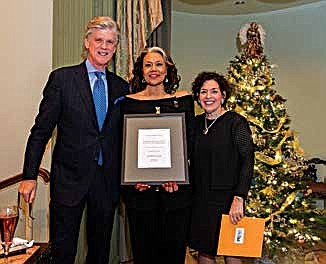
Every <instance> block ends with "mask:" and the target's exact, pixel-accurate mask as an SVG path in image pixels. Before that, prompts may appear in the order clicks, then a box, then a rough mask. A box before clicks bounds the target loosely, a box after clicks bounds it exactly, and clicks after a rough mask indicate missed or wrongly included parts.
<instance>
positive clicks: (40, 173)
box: [0, 168, 50, 190]
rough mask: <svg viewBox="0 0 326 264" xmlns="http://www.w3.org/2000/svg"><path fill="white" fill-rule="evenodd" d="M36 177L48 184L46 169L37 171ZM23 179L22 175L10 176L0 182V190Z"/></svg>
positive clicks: (48, 175) (48, 174)
mask: <svg viewBox="0 0 326 264" xmlns="http://www.w3.org/2000/svg"><path fill="white" fill-rule="evenodd" d="M38 177H41V178H42V179H43V181H44V182H45V183H48V182H50V172H49V171H48V170H47V169H44V168H40V169H39V171H38ZM22 179H23V173H20V174H17V175H15V176H12V177H10V178H8V179H5V180H3V181H1V182H0V190H2V189H4V188H6V187H8V186H11V185H13V184H16V183H18V182H20V181H21V180H22Z"/></svg>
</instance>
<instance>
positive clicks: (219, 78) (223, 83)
mask: <svg viewBox="0 0 326 264" xmlns="http://www.w3.org/2000/svg"><path fill="white" fill-rule="evenodd" d="M209 80H214V81H216V82H217V83H218V85H219V86H220V90H221V93H223V94H225V98H224V102H223V104H222V107H224V106H225V105H226V103H227V101H228V99H229V97H230V95H231V92H232V89H231V87H230V85H229V83H228V81H227V80H226V79H225V77H224V76H223V75H221V74H218V73H216V72H201V73H199V74H198V75H197V77H196V78H195V80H194V81H193V82H192V88H191V89H192V94H193V95H194V100H195V101H197V103H198V104H199V105H200V103H199V92H200V89H201V87H202V86H203V84H204V82H206V81H209Z"/></svg>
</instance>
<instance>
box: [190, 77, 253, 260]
mask: <svg viewBox="0 0 326 264" xmlns="http://www.w3.org/2000/svg"><path fill="white" fill-rule="evenodd" d="M192 91H193V95H194V99H195V100H196V101H197V102H198V103H199V104H200V106H201V107H202V108H203V109H204V111H205V113H203V114H201V115H199V116H196V118H195V122H194V128H195V135H194V143H193V144H194V145H193V148H194V151H193V155H192V159H191V172H192V176H193V188H194V205H193V210H192V216H191V229H190V247H191V248H193V249H195V250H198V252H199V264H204V263H205V264H213V263H215V260H214V258H215V256H216V252H217V244H218V236H219V229H220V221H221V215H222V214H229V215H230V221H231V222H232V223H234V224H236V223H237V222H238V221H239V220H241V219H242V218H243V217H244V199H245V198H246V196H247V193H248V190H249V187H250V181H251V177H252V174H253V166H254V148H253V142H252V138H251V131H250V128H249V125H248V123H247V121H246V119H245V118H244V117H242V116H241V115H239V114H237V113H235V112H232V111H227V110H226V109H225V105H226V102H227V100H228V98H229V96H230V93H231V88H230V86H229V85H228V83H227V81H226V79H225V78H224V77H223V76H222V75H219V74H217V73H215V72H202V73H200V74H199V75H198V76H197V77H196V79H195V80H194V82H193V83H192ZM225 262H226V263H227V264H230V263H232V264H233V263H241V260H240V259H239V258H235V257H225Z"/></svg>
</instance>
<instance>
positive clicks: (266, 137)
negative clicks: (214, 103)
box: [227, 22, 320, 257]
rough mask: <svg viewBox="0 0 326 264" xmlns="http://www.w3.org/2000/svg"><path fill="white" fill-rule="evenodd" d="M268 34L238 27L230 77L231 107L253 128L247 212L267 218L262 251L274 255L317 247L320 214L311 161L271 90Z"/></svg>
mask: <svg viewBox="0 0 326 264" xmlns="http://www.w3.org/2000/svg"><path fill="white" fill-rule="evenodd" d="M264 37H265V32H264V30H263V28H262V27H261V25H259V24H257V23H256V22H251V23H248V24H246V25H245V26H244V27H242V29H241V30H240V32H239V38H240V41H241V44H242V53H241V54H239V55H237V56H236V57H235V59H233V60H232V61H231V62H230V65H229V67H228V75H227V78H228V80H229V82H230V84H231V85H232V86H234V95H233V96H231V98H230V100H229V105H228V107H229V109H233V110H235V111H236V112H238V113H239V114H241V115H243V116H244V117H246V118H247V120H248V122H249V124H250V127H251V130H252V135H253V141H254V144H255V167H254V178H253V182H252V186H251V189H250V191H249V194H248V198H247V201H246V215H247V216H254V217H261V218H265V219H266V224H265V234H264V252H265V254H266V255H268V256H269V257H273V256H277V255H279V253H285V254H292V253H295V252H297V253H298V249H303V248H304V247H305V246H307V247H309V246H312V245H314V244H315V243H316V241H318V240H319V237H318V236H317V234H316V230H313V228H312V227H313V225H314V223H315V221H316V217H318V215H319V214H320V212H319V211H318V210H317V209H316V208H315V207H314V201H313V199H312V197H311V189H310V188H309V187H308V186H307V179H306V178H305V170H306V169H307V165H306V163H305V160H304V156H303V151H302V149H301V148H300V146H299V142H298V138H297V136H296V133H295V132H294V131H293V130H291V129H290V126H289V125H290V119H289V116H288V114H287V111H286V107H285V101H286V100H285V99H284V98H283V97H282V96H281V95H280V94H278V93H277V91H276V90H275V89H274V88H273V86H274V85H275V82H274V78H273V76H272V72H271V70H272V66H271V64H270V62H269V61H268V59H267V58H266V56H265V55H264V53H263V44H264Z"/></svg>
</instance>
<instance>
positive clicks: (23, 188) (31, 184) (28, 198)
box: [18, 180, 37, 203]
mask: <svg viewBox="0 0 326 264" xmlns="http://www.w3.org/2000/svg"><path fill="white" fill-rule="evenodd" d="M36 188H37V182H36V180H23V181H22V182H21V183H20V184H19V187H18V192H19V193H20V194H21V195H22V196H23V198H24V200H25V202H26V203H32V202H33V201H34V199H35V194H36Z"/></svg>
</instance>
